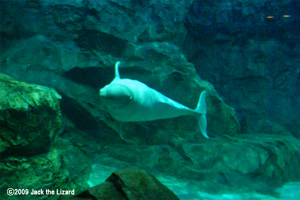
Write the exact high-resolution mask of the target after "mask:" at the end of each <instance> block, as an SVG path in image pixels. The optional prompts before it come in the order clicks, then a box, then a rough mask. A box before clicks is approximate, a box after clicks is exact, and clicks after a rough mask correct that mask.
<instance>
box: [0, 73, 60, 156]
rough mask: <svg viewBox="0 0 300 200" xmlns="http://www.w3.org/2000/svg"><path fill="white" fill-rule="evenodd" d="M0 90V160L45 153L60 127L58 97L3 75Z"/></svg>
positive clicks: (38, 87) (40, 88) (0, 79)
mask: <svg viewBox="0 0 300 200" xmlns="http://www.w3.org/2000/svg"><path fill="white" fill-rule="evenodd" d="M0 88H1V89H0V112H1V115H0V122H1V123H0V129H1V140H0V141H1V142H0V143H1V158H2V159H4V158H6V157H9V156H33V155H36V154H40V153H45V152H48V151H49V149H50V148H51V144H52V142H53V141H54V139H55V137H56V135H57V134H58V133H59V130H60V129H61V126H62V114H61V110H60V105H59V100H60V99H61V96H60V95H59V94H58V93H57V92H56V91H55V90H54V89H51V88H47V87H43V86H39V85H35V84H27V83H24V82H20V81H16V80H14V79H12V78H11V77H9V76H7V75H4V74H0Z"/></svg>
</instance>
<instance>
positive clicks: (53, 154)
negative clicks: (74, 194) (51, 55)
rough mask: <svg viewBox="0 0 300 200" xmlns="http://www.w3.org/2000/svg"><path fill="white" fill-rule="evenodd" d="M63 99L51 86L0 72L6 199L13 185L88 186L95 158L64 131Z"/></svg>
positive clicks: (0, 148)
mask: <svg viewBox="0 0 300 200" xmlns="http://www.w3.org/2000/svg"><path fill="white" fill-rule="evenodd" d="M60 100H61V96H60V95H59V94H58V93H57V92H56V91H55V90H54V89H52V88H48V87H45V86H41V85H36V84H29V83H25V82H21V81H17V80H15V79H13V78H11V77H9V76H7V75H5V74H2V73H0V160H1V165H0V171H1V177H0V181H1V195H0V198H1V199H7V198H8V196H7V194H6V189H8V188H14V189H18V188H19V189H29V191H30V192H31V190H32V189H35V190H39V189H42V190H45V189H56V188H62V187H64V188H72V189H77V191H80V189H81V188H84V187H85V186H84V185H85V184H86V180H87V179H88V174H89V170H88V169H89V166H90V163H89V160H88V159H85V156H84V154H83V153H82V152H81V151H80V150H79V149H78V148H76V147H74V145H73V144H72V143H71V142H70V140H69V138H66V139H63V138H62V137H59V136H60V134H61V133H62V132H63V129H64V127H65V124H63V117H62V113H61V109H60ZM81 161H85V162H84V163H82V164H81V165H80V167H79V166H78V165H77V163H79V162H81ZM66 163H68V164H66ZM73 166H76V167H73ZM33 197H34V196H30V195H26V196H24V199H32V198H33ZM40 197H41V198H46V197H47V195H42V196H40ZM12 198H13V197H12ZM53 198H54V199H55V198H58V196H57V195H55V196H54V197H53Z"/></svg>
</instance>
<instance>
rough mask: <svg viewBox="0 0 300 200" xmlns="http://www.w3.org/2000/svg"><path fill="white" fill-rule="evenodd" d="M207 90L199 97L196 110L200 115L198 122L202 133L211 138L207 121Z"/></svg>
mask: <svg viewBox="0 0 300 200" xmlns="http://www.w3.org/2000/svg"><path fill="white" fill-rule="evenodd" d="M205 98H206V91H203V92H202V93H201V94H200V97H199V101H198V105H197V108H196V109H195V111H196V112H198V113H199V114H200V115H199V116H197V119H198V124H199V128H200V131H201V133H202V135H203V136H204V137H206V138H209V137H208V135H207V132H206V127H207V121H206V112H207V110H206V100H205Z"/></svg>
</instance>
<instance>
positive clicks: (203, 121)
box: [197, 115, 209, 139]
mask: <svg viewBox="0 0 300 200" xmlns="http://www.w3.org/2000/svg"><path fill="white" fill-rule="evenodd" d="M197 120H198V125H199V128H200V131H201V133H202V135H203V136H204V137H205V138H207V139H208V138H209V137H208V135H207V132H206V127H207V121H206V116H205V115H199V116H197Z"/></svg>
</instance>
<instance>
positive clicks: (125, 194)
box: [63, 168, 179, 200]
mask: <svg viewBox="0 0 300 200" xmlns="http://www.w3.org/2000/svg"><path fill="white" fill-rule="evenodd" d="M63 199H97V200H105V199H111V200H165V199H168V200H179V199H178V197H176V195H175V194H174V193H173V192H172V191H171V190H169V189H168V188H167V187H166V186H164V185H163V184H161V183H160V182H159V181H158V180H157V179H156V178H155V177H154V176H153V175H151V174H149V173H147V172H146V171H145V170H141V169H138V168H127V169H123V170H118V171H116V172H114V173H112V174H111V175H110V176H109V177H108V178H107V180H106V181H105V182H104V183H102V184H101V185H98V186H94V187H92V188H90V189H88V190H87V191H85V192H83V193H81V194H78V195H77V196H75V197H71V198H63Z"/></svg>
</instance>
